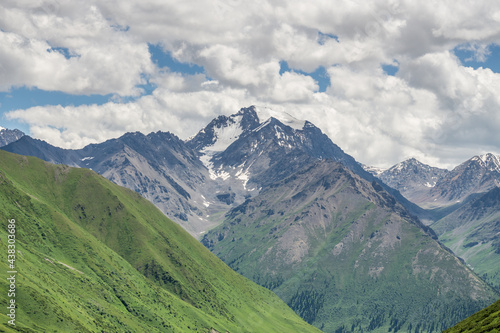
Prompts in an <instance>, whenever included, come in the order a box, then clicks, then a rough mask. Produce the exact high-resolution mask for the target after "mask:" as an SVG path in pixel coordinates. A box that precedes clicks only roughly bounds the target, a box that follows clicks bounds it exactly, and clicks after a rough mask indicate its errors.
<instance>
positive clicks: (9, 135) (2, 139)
mask: <svg viewBox="0 0 500 333" xmlns="http://www.w3.org/2000/svg"><path fill="white" fill-rule="evenodd" d="M24 135H25V134H24V133H23V132H21V131H20V130H18V129H13V130H10V129H6V128H3V127H1V126H0V147H3V146H6V145H8V144H9V143H11V142H15V141H17V140H19V139H20V138H22V137H23V136H24Z"/></svg>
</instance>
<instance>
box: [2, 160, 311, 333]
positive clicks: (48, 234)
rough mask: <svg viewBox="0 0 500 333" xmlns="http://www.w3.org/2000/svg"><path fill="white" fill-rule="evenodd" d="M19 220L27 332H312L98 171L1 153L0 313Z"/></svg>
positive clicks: (21, 315)
mask: <svg viewBox="0 0 500 333" xmlns="http://www.w3.org/2000/svg"><path fill="white" fill-rule="evenodd" d="M12 218H14V219H16V223H17V234H16V238H17V242H16V250H17V253H16V268H17V271H18V272H19V273H18V274H17V293H16V302H17V304H18V305H19V308H18V310H17V318H16V319H17V325H16V327H15V330H13V328H12V327H10V326H8V325H6V322H7V317H6V316H5V314H4V313H3V312H4V311H2V314H0V317H1V319H2V320H1V323H0V330H5V331H9V330H10V331H23V332H63V331H64V332H101V331H106V332H209V331H210V330H211V328H214V329H215V330H217V331H219V332H225V331H226V330H227V331H229V332H316V331H317V330H316V329H315V328H313V327H311V326H309V325H307V324H306V323H305V322H303V321H302V320H301V319H300V318H299V317H298V316H297V315H296V314H295V313H293V311H291V310H290V309H289V308H288V307H287V306H286V305H285V304H284V303H283V302H282V301H281V300H279V299H278V298H277V297H276V296H275V295H274V294H273V293H271V292H270V291H268V290H266V289H264V288H261V287H258V286H257V285H255V284H254V283H253V282H250V281H249V280H247V279H245V278H243V277H241V276H239V275H238V274H236V273H234V272H233V271H232V270H231V269H230V268H228V267H227V266H226V265H225V264H224V263H222V262H221V261H220V260H219V259H218V258H216V257H215V256H214V255H212V254H211V253H210V252H209V251H208V250H206V249H205V248H204V247H203V246H202V245H201V244H200V243H199V242H198V241H196V240H195V239H194V238H192V237H191V236H190V235H188V234H187V233H186V232H185V231H184V230H183V229H182V228H181V227H179V226H178V225H177V224H175V223H173V222H171V221H170V220H169V219H167V218H166V217H165V216H164V215H163V214H162V213H161V212H160V211H159V210H158V209H156V208H155V207H154V206H153V205H152V204H151V203H149V202H148V201H146V200H145V199H143V198H142V197H140V196H139V195H138V194H136V193H134V192H132V191H130V190H127V189H125V188H122V187H119V186H117V185H114V184H112V183H111V182H109V181H108V180H106V179H104V178H103V177H101V176H99V175H97V174H96V173H94V172H92V171H90V170H85V169H73V168H69V167H66V166H62V165H57V166H56V165H52V164H49V163H46V162H43V161H41V160H39V159H36V158H30V157H22V156H18V155H14V154H10V153H7V152H4V151H0V221H2V226H3V227H2V228H0V239H1V245H2V246H1V249H0V272H1V273H0V274H1V275H0V295H1V296H0V307H2V308H3V309H5V306H6V302H7V300H8V299H7V280H6V272H7V270H8V269H7V245H6V239H7V229H6V227H5V226H6V221H7V220H8V219H12Z"/></svg>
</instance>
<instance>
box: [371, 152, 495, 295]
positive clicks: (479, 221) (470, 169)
mask: <svg viewBox="0 0 500 333" xmlns="http://www.w3.org/2000/svg"><path fill="white" fill-rule="evenodd" d="M378 177H379V178H380V179H381V180H383V181H384V182H386V183H387V184H388V185H390V186H393V187H394V188H396V189H398V190H400V191H401V193H402V194H403V195H404V196H406V197H407V198H408V199H409V200H411V201H413V202H415V203H417V204H419V205H421V206H422V207H427V208H432V209H431V210H430V211H429V214H427V217H429V216H430V217H431V219H428V220H427V224H429V225H430V226H431V228H432V229H433V230H435V232H436V233H437V235H438V236H439V239H440V241H441V242H443V244H445V245H446V246H448V247H449V248H450V249H452V250H453V252H454V253H455V254H456V255H458V256H459V257H461V258H462V259H463V260H464V261H465V262H466V263H467V264H468V265H469V266H470V267H472V268H473V269H474V271H475V272H476V273H478V274H479V275H480V276H482V277H483V278H484V279H485V280H486V281H487V282H488V283H490V284H491V285H492V286H494V287H495V288H496V289H497V290H500V266H499V265H498V263H499V262H500V248H499V246H500V214H499V212H500V201H499V194H500V189H499V187H498V186H499V182H500V157H499V156H497V155H494V154H484V155H478V156H474V157H472V158H471V159H469V160H467V161H465V162H463V163H461V164H460V165H458V166H457V167H455V168H454V169H453V170H451V171H448V170H445V169H439V168H434V167H430V166H428V165H425V164H423V163H421V162H419V161H417V160H416V159H410V160H407V161H404V162H401V163H398V164H396V165H395V166H393V167H391V168H389V169H387V170H385V171H383V172H381V173H378ZM424 221H425V220H424Z"/></svg>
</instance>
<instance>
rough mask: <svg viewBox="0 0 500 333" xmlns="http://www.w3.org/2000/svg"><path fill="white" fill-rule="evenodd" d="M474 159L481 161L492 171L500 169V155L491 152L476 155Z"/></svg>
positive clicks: (482, 164)
mask: <svg viewBox="0 0 500 333" xmlns="http://www.w3.org/2000/svg"><path fill="white" fill-rule="evenodd" d="M471 160H472V161H476V162H479V164H480V165H481V166H483V167H489V169H490V171H493V170H497V171H500V156H499V155H494V154H491V153H487V154H483V155H479V156H474V157H473V158H472V159H471Z"/></svg>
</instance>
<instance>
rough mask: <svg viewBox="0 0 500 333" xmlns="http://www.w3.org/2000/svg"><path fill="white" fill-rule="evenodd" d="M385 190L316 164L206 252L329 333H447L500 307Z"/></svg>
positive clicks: (272, 192)
mask: <svg viewBox="0 0 500 333" xmlns="http://www.w3.org/2000/svg"><path fill="white" fill-rule="evenodd" d="M424 229H425V227H423V226H422V225H421V224H420V223H419V221H418V220H416V219H414V218H412V217H411V216H410V215H409V214H408V212H407V211H406V210H405V209H404V208H403V207H402V206H401V205H399V204H398V203H397V202H396V201H395V200H394V198H392V197H391V196H389V195H388V193H387V192H385V191H384V190H383V189H382V187H381V186H379V185H377V184H376V183H370V182H367V181H365V180H363V179H361V178H359V177H358V176H356V175H355V174H353V173H352V172H350V171H349V170H346V169H345V168H344V167H343V166H342V165H340V164H336V163H331V162H318V163H316V164H315V165H311V166H310V167H308V168H305V169H304V170H302V171H300V172H298V173H296V174H294V175H293V176H291V177H289V178H287V179H285V180H284V181H282V182H279V183H276V184H275V185H274V186H272V187H270V188H269V189H266V190H263V191H262V192H261V193H260V194H259V195H258V196H256V197H255V198H253V199H250V200H248V201H247V202H245V203H244V204H243V205H241V206H239V207H237V208H235V209H234V210H232V211H231V212H230V214H228V215H227V217H226V219H225V221H224V223H223V224H222V225H220V226H219V227H217V228H215V229H213V230H211V231H210V232H209V233H208V234H207V235H206V236H205V237H204V239H203V243H204V244H205V245H206V246H207V247H208V248H210V249H211V250H212V251H213V253H215V254H217V256H219V257H220V258H221V259H223V260H224V261H225V262H226V263H227V264H228V265H229V266H230V267H232V268H233V269H235V270H236V271H237V272H239V273H241V274H242V275H244V276H246V277H248V278H250V279H252V280H253V281H255V282H257V283H259V284H261V285H263V286H266V287H268V288H270V289H271V290H273V291H274V292H276V294H277V295H278V296H280V297H281V298H282V299H283V300H284V301H285V302H286V303H287V304H288V305H289V306H290V307H291V308H292V309H294V310H295V311H296V312H297V313H298V314H300V315H301V317H302V318H304V319H305V320H306V321H307V322H309V323H311V324H313V325H315V326H317V327H318V328H320V329H322V330H323V331H325V332H441V331H442V330H444V329H446V328H448V327H451V326H452V325H454V324H456V323H457V322H459V321H460V320H462V319H464V318H466V317H467V316H469V315H470V314H472V313H474V312H476V311H478V310H479V309H481V308H483V307H484V306H486V305H487V304H490V303H491V302H493V301H494V300H496V299H498V294H496V293H495V292H494V291H493V290H492V289H491V288H490V287H489V286H488V285H487V284H486V283H484V281H482V280H481V279H479V278H478V277H477V276H476V275H475V274H474V273H473V272H472V271H471V270H469V269H467V267H465V266H464V265H463V264H462V263H461V262H460V261H459V260H458V258H456V257H455V256H454V255H453V254H451V253H450V252H448V251H447V250H446V249H444V248H443V247H442V246H441V245H440V244H439V243H438V242H437V241H436V240H434V239H433V238H432V237H431V235H430V234H429V233H428V232H426V231H425V230H424Z"/></svg>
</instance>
